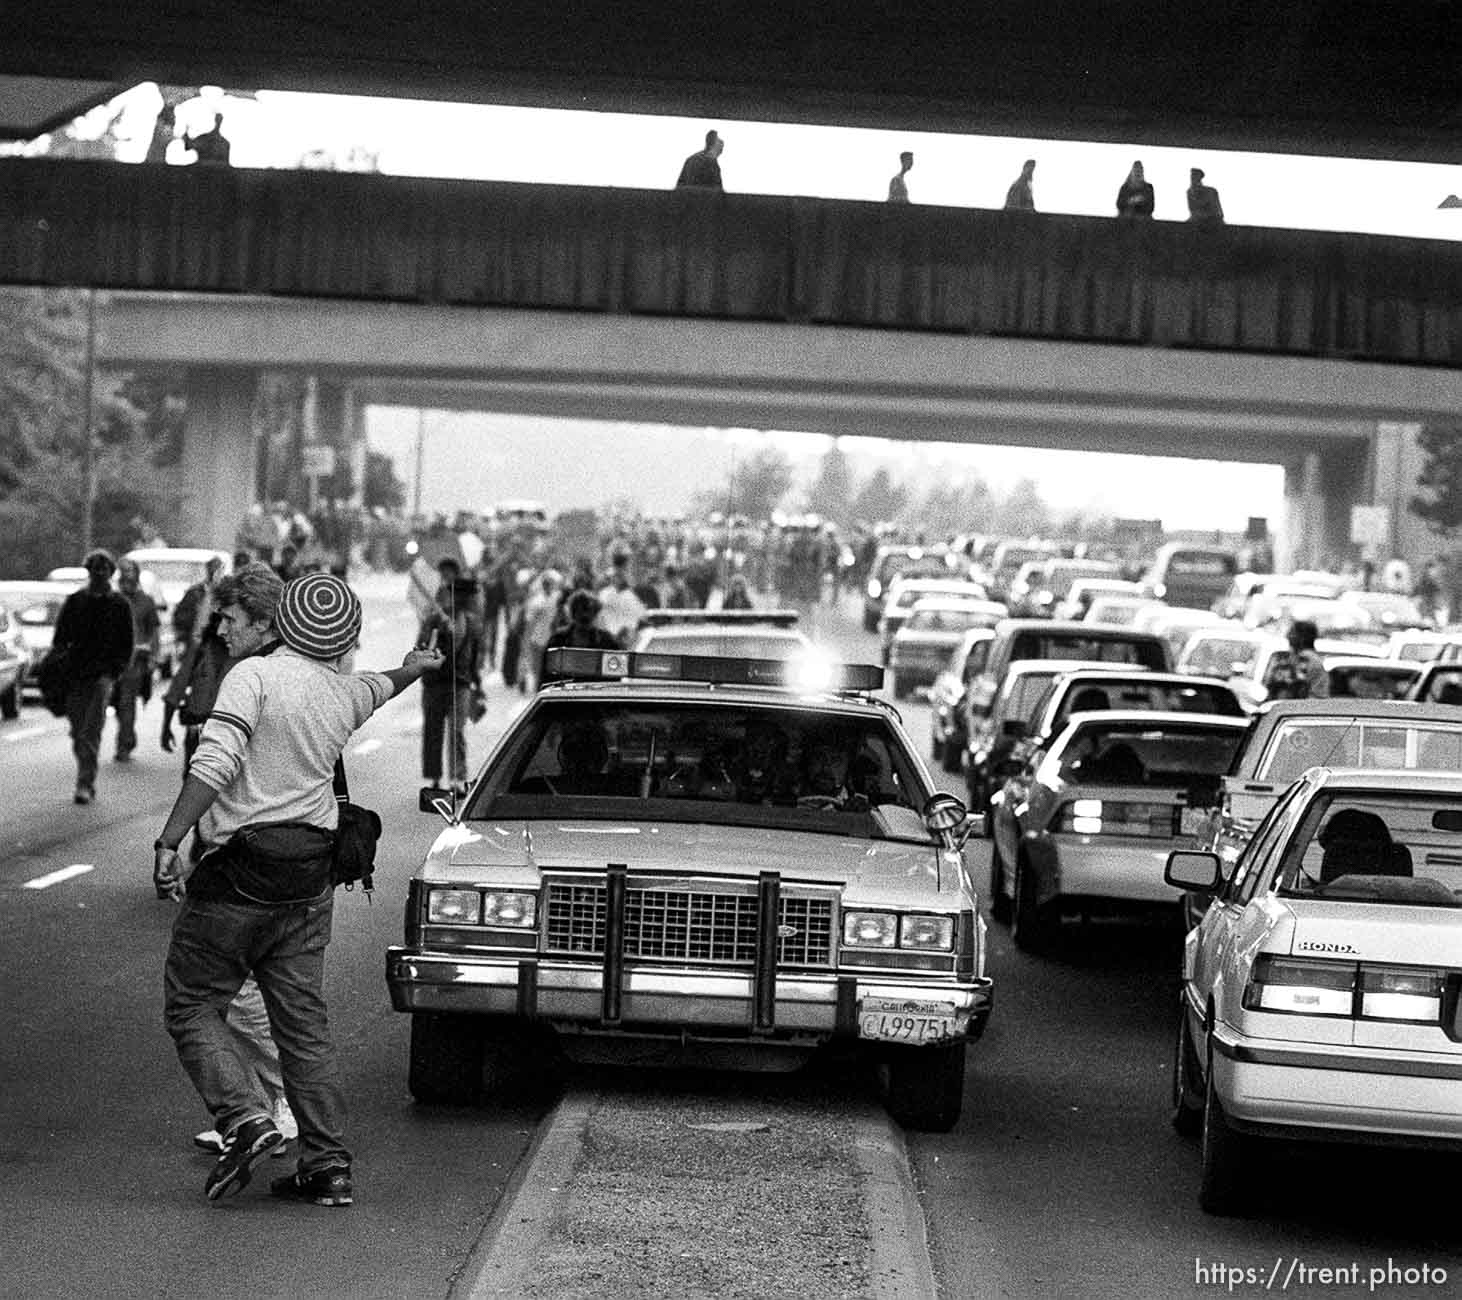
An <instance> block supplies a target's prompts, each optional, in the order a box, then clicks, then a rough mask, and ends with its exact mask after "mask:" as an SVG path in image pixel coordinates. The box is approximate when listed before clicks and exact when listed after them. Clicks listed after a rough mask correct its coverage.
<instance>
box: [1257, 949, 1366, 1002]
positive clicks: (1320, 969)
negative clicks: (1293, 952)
mask: <svg viewBox="0 0 1462 1300" xmlns="http://www.w3.org/2000/svg"><path fill="white" fill-rule="evenodd" d="M1356 971H1357V967H1356V964H1355V963H1354V962H1348V961H1347V962H1340V961H1324V960H1322V959H1319V958H1312V957H1278V956H1275V955H1274V954H1273V953H1260V954H1259V956H1258V957H1256V958H1255V959H1254V967H1253V969H1252V970H1251V971H1250V972H1249V982H1248V983H1247V984H1246V985H1245V986H1244V1009H1245V1010H1246V1011H1287V1012H1290V1013H1292V1014H1296V1015H1305V1016H1350V1015H1352V1014H1354V1010H1355V982H1356Z"/></svg>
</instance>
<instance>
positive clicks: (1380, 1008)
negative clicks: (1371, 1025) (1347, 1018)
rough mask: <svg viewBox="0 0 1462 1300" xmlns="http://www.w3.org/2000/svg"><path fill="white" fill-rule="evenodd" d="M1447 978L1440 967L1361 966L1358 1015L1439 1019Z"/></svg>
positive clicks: (1366, 1018)
mask: <svg viewBox="0 0 1462 1300" xmlns="http://www.w3.org/2000/svg"><path fill="white" fill-rule="evenodd" d="M1446 982H1447V977H1446V973H1445V972H1444V971H1439V970H1423V969H1418V968H1417V967H1414V966H1362V967H1361V971H1360V989H1361V998H1360V1014H1361V1018H1362V1019H1363V1020H1420V1021H1426V1022H1435V1021H1437V1020H1440V1019H1441V1015H1442V993H1443V990H1444V988H1445V986H1446Z"/></svg>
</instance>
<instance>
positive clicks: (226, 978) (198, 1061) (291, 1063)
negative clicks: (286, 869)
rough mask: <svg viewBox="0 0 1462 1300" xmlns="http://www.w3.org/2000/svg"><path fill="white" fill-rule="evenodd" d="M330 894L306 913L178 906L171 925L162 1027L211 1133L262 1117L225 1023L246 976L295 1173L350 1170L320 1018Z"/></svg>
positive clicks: (301, 909) (305, 907)
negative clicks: (260, 1015) (262, 1013)
mask: <svg viewBox="0 0 1462 1300" xmlns="http://www.w3.org/2000/svg"><path fill="white" fill-rule="evenodd" d="M334 903H335V899H334V894H333V891H330V892H326V893H324V894H321V895H320V897H318V898H316V899H312V900H311V901H310V902H308V903H299V904H293V905H286V906H282V907H265V906H263V905H261V904H255V903H243V902H239V903H235V902H225V901H221V900H212V899H208V900H203V899H197V898H191V897H185V898H184V899H183V903H182V906H181V909H180V910H179V912H178V915H177V919H176V920H175V921H174V922H173V937H172V942H171V944H170V945H169V947H168V956H167V966H166V969H165V972H164V977H163V984H164V1009H163V1017H164V1020H165V1022H166V1024H167V1030H168V1033H169V1034H171V1035H172V1038H173V1042H174V1044H175V1045H176V1047H177V1049H178V1059H179V1060H180V1061H181V1062H182V1065H183V1068H184V1069H185V1070H186V1071H187V1072H188V1077H189V1078H190V1079H191V1080H192V1081H193V1086H194V1087H195V1088H197V1090H198V1094H199V1096H201V1097H202V1098H203V1102H204V1104H205V1105H206V1106H207V1107H208V1110H209V1113H210V1114H211V1115H212V1116H213V1120H214V1126H215V1127H216V1128H217V1129H218V1131H219V1132H220V1133H224V1134H227V1133H231V1132H232V1131H233V1130H234V1129H235V1128H237V1127H238V1125H239V1124H241V1123H243V1122H244V1121H245V1120H249V1119H255V1118H258V1117H260V1116H262V1115H264V1113H265V1112H264V1111H263V1109H262V1108H261V1105H260V1097H259V1090H258V1083H257V1075H256V1073H255V1070H254V1068H253V1066H252V1065H251V1064H250V1063H249V1061H248V1060H246V1059H245V1057H244V1056H243V1055H241V1053H240V1049H239V1043H238V1040H237V1038H236V1036H235V1034H234V1031H233V1030H231V1029H230V1028H229V1026H228V1024H227V1023H226V1020H225V1016H226V1014H227V1012H228V1007H229V1004H230V1003H231V1002H232V1001H233V1000H234V997H235V995H236V994H237V993H238V991H239V988H240V986H241V985H242V984H243V982H244V980H245V978H246V977H247V976H248V975H249V974H250V973H251V972H252V973H253V976H254V978H255V980H256V981H257V982H258V985H259V991H260V992H261V993H262V994H263V995H264V1005H265V1007H266V1008H267V1010H268V1012H269V1028H270V1030H271V1031H272V1033H273V1035H274V1041H275V1043H276V1044H277V1045H278V1047H279V1061H280V1066H281V1068H282V1070H283V1073H284V1093H285V1096H286V1097H287V1098H288V1099H289V1105H290V1109H292V1110H293V1111H294V1114H295V1119H296V1120H297V1121H298V1122H299V1130H300V1157H299V1169H300V1172H301V1173H304V1174H309V1173H312V1172H313V1171H314V1170H316V1169H324V1168H327V1167H330V1166H341V1165H343V1166H345V1167H347V1168H348V1167H349V1165H350V1163H351V1154H350V1151H349V1150H348V1149H347V1148H346V1146H345V1143H344V1139H343V1136H342V1134H343V1130H344V1127H345V1094H344V1090H343V1089H342V1088H341V1086H340V1076H339V1072H338V1070H337V1069H336V1064H335V1049H334V1046H333V1045H332V1043H331V1041H330V1024H329V1020H328V1018H327V1016H326V1013H325V993H324V976H325V945H326V944H328V943H329V942H330V916H331V913H332V911H333V909H334Z"/></svg>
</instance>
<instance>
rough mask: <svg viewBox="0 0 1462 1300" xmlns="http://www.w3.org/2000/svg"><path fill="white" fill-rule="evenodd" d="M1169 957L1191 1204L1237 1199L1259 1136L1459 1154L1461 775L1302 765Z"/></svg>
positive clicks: (1208, 871) (1231, 1206) (1221, 1209)
mask: <svg viewBox="0 0 1462 1300" xmlns="http://www.w3.org/2000/svg"><path fill="white" fill-rule="evenodd" d="M1165 876H1166V879H1167V881H1168V883H1169V884H1171V885H1175V886H1177V887H1179V888H1182V889H1188V890H1201V891H1202V892H1204V893H1207V894H1212V895H1216V899H1215V902H1214V905H1213V906H1212V907H1211V908H1209V910H1208V912H1207V914H1206V915H1205V916H1204V918H1203V920H1202V922H1201V923H1200V924H1199V926H1198V928H1197V929H1196V930H1193V931H1192V932H1190V933H1189V935H1188V937H1187V939H1186V942H1185V950H1184V955H1183V991H1182V994H1181V1014H1180V1017H1179V1025H1178V1034H1177V1042H1176V1050H1175V1058H1174V1059H1175V1067H1176V1068H1175V1071H1174V1082H1173V1124H1174V1127H1176V1128H1177V1129H1178V1130H1179V1132H1183V1133H1193V1132H1198V1131H1201V1133H1202V1157H1201V1180H1200V1184H1199V1203H1200V1204H1201V1205H1202V1207H1203V1208H1204V1209H1205V1210H1207V1211H1209V1212H1210V1213H1219V1214H1223V1213H1234V1212H1238V1211H1241V1210H1242V1209H1243V1208H1244V1206H1245V1204H1246V1203H1247V1201H1248V1196H1249V1192H1250V1189H1251V1187H1252V1184H1253V1179H1254V1178H1255V1177H1260V1176H1262V1177H1265V1178H1272V1177H1273V1171H1269V1172H1266V1173H1264V1174H1262V1175H1261V1174H1259V1173H1257V1171H1256V1169H1255V1163H1254V1157H1255V1155H1256V1154H1258V1153H1259V1150H1262V1143H1261V1141H1260V1140H1261V1139H1263V1138H1275V1137H1284V1138H1309V1139H1326V1140H1342V1141H1354V1142H1390V1143H1397V1144H1401V1145H1408V1146H1427V1147H1435V1148H1439V1149H1443V1150H1451V1151H1457V1152H1462V1009H1459V1008H1462V1000H1459V994H1462V786H1459V783H1458V780H1457V775H1456V770H1455V769H1453V770H1451V771H1447V772H1419V771H1410V772H1408V771H1401V772H1380V771H1360V770H1356V769H1342V770H1332V769H1329V768H1312V769H1310V770H1309V771H1308V772H1306V773H1305V775H1304V776H1303V777H1301V778H1300V779H1299V780H1298V781H1296V782H1295V783H1294V784H1293V785H1292V786H1290V788H1289V789H1288V790H1287V791H1286V792H1285V794H1284V795H1283V796H1282V797H1281V799H1280V800H1279V802H1278V803H1277V804H1276V805H1275V806H1274V808H1273V809H1272V810H1271V812H1270V813H1269V815H1268V817H1266V818H1265V820H1264V822H1263V824H1262V825H1261V826H1260V827H1259V829H1258V831H1257V832H1256V833H1255V835H1254V837H1253V839H1251V840H1250V841H1249V843H1248V845H1247V847H1246V848H1245V849H1244V852H1243V854H1242V855H1241V856H1240V858H1239V861H1238V863H1237V865H1236V867H1235V870H1234V872H1233V874H1232V876H1231V877H1230V878H1229V879H1228V880H1227V881H1225V880H1224V878H1223V873H1222V871H1221V868H1220V862H1219V857H1218V855H1217V854H1215V853H1211V852H1199V851H1180V852H1175V853H1173V854H1172V855H1171V856H1170V857H1169V859H1168V863H1167V868H1166V872H1165Z"/></svg>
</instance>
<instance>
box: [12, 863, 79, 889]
mask: <svg viewBox="0 0 1462 1300" xmlns="http://www.w3.org/2000/svg"><path fill="white" fill-rule="evenodd" d="M93 869H94V868H93V865H92V864H91V863H90V862H73V863H72V864H71V865H70V866H69V867H62V868H61V870H60V871H52V872H50V873H49V874H47V875H44V876H37V877H36V878H35V879H34V880H27V881H26V882H25V884H24V886H23V888H25V889H49V888H50V887H51V886H52V885H59V884H60V883H61V882H62V881H63V880H70V879H71V878H72V877H74V876H84V875H86V873H87V872H88V871H91V870H93Z"/></svg>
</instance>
